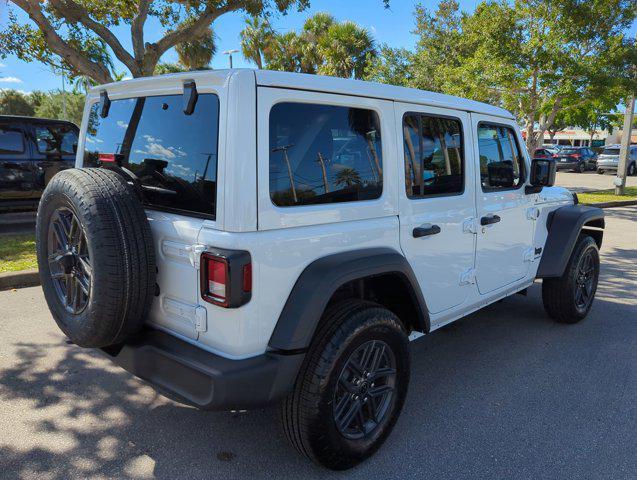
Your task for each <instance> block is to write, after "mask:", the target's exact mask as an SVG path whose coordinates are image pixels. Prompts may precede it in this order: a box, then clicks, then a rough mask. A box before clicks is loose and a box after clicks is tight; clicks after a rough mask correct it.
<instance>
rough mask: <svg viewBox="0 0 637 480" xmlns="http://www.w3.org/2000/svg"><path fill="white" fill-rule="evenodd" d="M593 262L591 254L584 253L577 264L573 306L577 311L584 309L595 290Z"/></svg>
mask: <svg viewBox="0 0 637 480" xmlns="http://www.w3.org/2000/svg"><path fill="white" fill-rule="evenodd" d="M595 273H596V272H595V261H594V259H593V253H592V252H590V251H589V252H588V253H586V254H585V255H584V256H583V257H582V259H581V260H580V262H579V268H578V269H577V277H576V279H575V304H576V305H577V308H579V309H586V308H588V305H589V304H590V303H591V301H592V300H593V295H594V290H595V277H596V275H595Z"/></svg>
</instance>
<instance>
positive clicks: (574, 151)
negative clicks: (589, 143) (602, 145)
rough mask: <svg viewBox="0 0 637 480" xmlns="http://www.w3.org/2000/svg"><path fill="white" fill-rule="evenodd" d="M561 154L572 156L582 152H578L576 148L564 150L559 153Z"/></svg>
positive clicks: (582, 151)
mask: <svg viewBox="0 0 637 480" xmlns="http://www.w3.org/2000/svg"><path fill="white" fill-rule="evenodd" d="M561 153H563V154H564V155H572V154H575V153H584V150H579V149H577V148H565V149H564V150H562V151H561Z"/></svg>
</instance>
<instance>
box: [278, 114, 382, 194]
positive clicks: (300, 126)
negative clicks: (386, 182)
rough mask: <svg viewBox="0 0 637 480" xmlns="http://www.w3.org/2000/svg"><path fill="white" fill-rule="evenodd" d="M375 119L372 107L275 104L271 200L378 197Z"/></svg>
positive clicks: (377, 128)
mask: <svg viewBox="0 0 637 480" xmlns="http://www.w3.org/2000/svg"><path fill="white" fill-rule="evenodd" d="M382 178H383V166H382V154H381V138H380V122H379V119H378V115H377V114H376V113H375V112H373V111H372V110H364V109H360V108H348V107H337V106H329V105H311V104H301V103H279V104H277V105H275V106H274V107H272V110H271V112H270V197H271V198H272V202H273V203H274V204H275V205H279V206H290V205H310V204H317V203H334V202H351V201H356V200H369V199H373V198H378V197H380V195H381V192H382V185H383V180H382Z"/></svg>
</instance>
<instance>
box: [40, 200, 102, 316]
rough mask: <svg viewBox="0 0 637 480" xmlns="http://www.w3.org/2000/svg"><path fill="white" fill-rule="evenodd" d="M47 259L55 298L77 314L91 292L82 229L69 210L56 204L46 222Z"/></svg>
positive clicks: (85, 303)
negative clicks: (56, 206) (49, 220)
mask: <svg viewBox="0 0 637 480" xmlns="http://www.w3.org/2000/svg"><path fill="white" fill-rule="evenodd" d="M48 235H49V239H48V242H47V246H48V251H47V255H48V261H49V269H50V271H51V278H52V279H53V285H54V287H55V292H56V294H57V296H58V300H59V301H60V303H61V304H62V305H63V306H64V308H65V309H66V311H67V312H69V313H71V314H73V315H79V314H80V313H82V312H83V311H84V309H85V308H86V305H88V303H89V299H90V296H91V278H92V269H91V259H90V256H89V253H88V243H87V241H86V235H85V233H84V229H83V227H82V225H81V223H80V221H79V220H78V218H77V215H76V214H75V212H73V210H71V209H70V208H67V207H60V208H58V209H56V210H55V212H54V213H53V216H52V218H51V223H50V224H49V232H48Z"/></svg>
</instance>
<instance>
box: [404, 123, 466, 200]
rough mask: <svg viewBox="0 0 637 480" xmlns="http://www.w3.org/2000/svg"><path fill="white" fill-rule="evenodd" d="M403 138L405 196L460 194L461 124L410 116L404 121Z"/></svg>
mask: <svg viewBox="0 0 637 480" xmlns="http://www.w3.org/2000/svg"><path fill="white" fill-rule="evenodd" d="M403 138H404V150H405V186H406V189H407V196H408V197H410V198H417V197H424V196H428V195H441V194H454V193H461V192H462V191H463V189H464V172H463V144H462V125H461V123H460V121H459V120H455V119H449V118H440V117H433V116H429V115H419V114H413V113H410V114H407V115H405V117H404V118H403Z"/></svg>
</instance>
